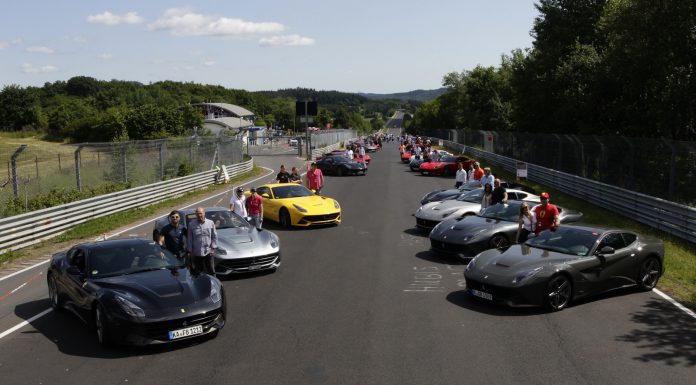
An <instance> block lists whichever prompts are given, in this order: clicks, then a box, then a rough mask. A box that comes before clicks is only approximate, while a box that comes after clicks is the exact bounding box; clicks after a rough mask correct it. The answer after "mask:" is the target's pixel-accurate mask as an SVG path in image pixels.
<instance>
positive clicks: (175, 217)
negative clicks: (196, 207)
mask: <svg viewBox="0 0 696 385" xmlns="http://www.w3.org/2000/svg"><path fill="white" fill-rule="evenodd" d="M169 218H172V219H179V216H178V215H172V216H170V217H169Z"/></svg>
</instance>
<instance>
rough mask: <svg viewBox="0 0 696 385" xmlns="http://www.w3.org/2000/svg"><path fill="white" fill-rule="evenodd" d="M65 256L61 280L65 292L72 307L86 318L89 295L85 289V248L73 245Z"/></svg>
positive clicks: (88, 307)
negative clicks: (63, 273)
mask: <svg viewBox="0 0 696 385" xmlns="http://www.w3.org/2000/svg"><path fill="white" fill-rule="evenodd" d="M67 258H68V269H66V271H65V280H64V281H63V283H64V285H65V286H64V287H65V292H66V294H67V295H68V298H69V301H70V305H71V306H72V307H73V309H74V310H75V311H77V312H78V313H79V314H80V316H82V317H83V318H84V319H88V317H89V315H88V314H89V309H90V303H89V301H88V297H89V295H88V293H87V292H86V291H85V287H86V286H87V275H88V273H87V250H85V249H84V248H82V247H75V248H74V249H72V250H70V251H69V252H68V255H67ZM71 267H72V269H71Z"/></svg>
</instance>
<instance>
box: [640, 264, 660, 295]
mask: <svg viewBox="0 0 696 385" xmlns="http://www.w3.org/2000/svg"><path fill="white" fill-rule="evenodd" d="M660 270H661V269H660V261H658V260H657V258H654V257H650V258H648V259H646V260H645V261H644V262H643V264H642V265H641V268H640V276H639V278H638V285H639V286H640V288H641V289H643V290H645V291H650V290H652V289H653V288H654V287H655V286H656V285H657V280H658V279H659V278H660Z"/></svg>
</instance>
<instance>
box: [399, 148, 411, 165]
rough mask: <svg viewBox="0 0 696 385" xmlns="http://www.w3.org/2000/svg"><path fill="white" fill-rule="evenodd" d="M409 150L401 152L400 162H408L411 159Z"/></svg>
mask: <svg viewBox="0 0 696 385" xmlns="http://www.w3.org/2000/svg"><path fill="white" fill-rule="evenodd" d="M411 155H412V154H411V152H410V151H406V152H404V153H403V154H401V162H403V163H406V164H408V163H409V162H410V161H411Z"/></svg>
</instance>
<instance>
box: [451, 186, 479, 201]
mask: <svg viewBox="0 0 696 385" xmlns="http://www.w3.org/2000/svg"><path fill="white" fill-rule="evenodd" d="M482 198H483V189H482V188H479V189H476V190H471V191H467V192H465V193H462V194H461V195H459V196H458V197H457V200H458V201H462V202H475V203H481V199H482Z"/></svg>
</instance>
